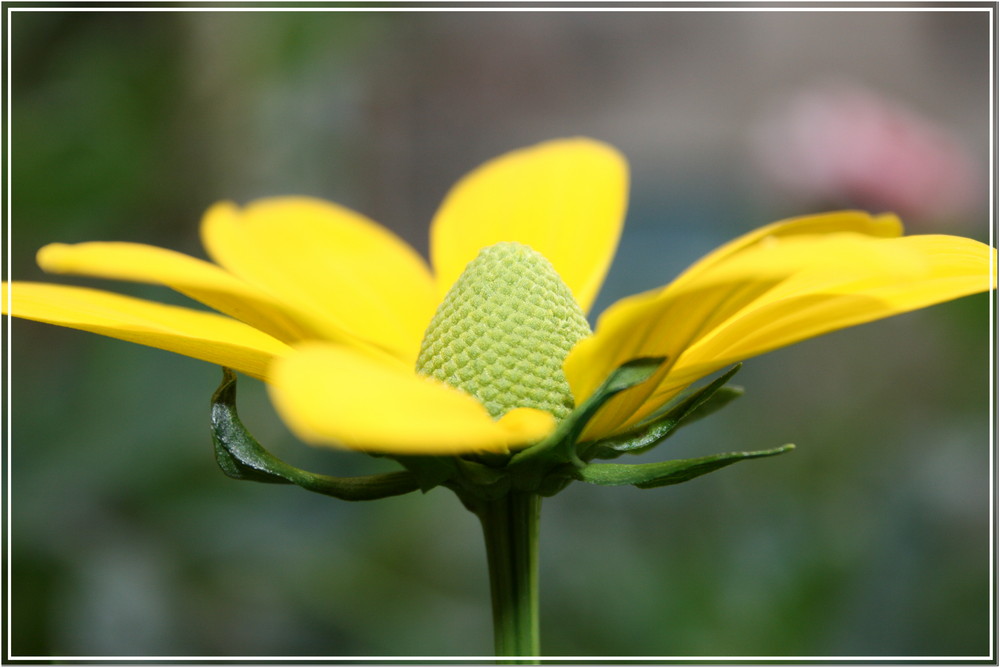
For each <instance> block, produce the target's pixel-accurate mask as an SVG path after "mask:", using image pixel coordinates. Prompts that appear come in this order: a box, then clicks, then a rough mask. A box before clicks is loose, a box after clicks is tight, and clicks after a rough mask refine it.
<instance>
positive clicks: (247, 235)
mask: <svg viewBox="0 0 1000 668" xmlns="http://www.w3.org/2000/svg"><path fill="white" fill-rule="evenodd" d="M201 231H202V240H203V242H204V244H205V248H206V249H207V250H208V253H209V255H210V256H211V257H212V258H213V259H214V260H215V261H216V262H218V263H219V264H220V265H222V266H223V267H225V268H226V269H227V270H229V271H230V272H232V273H233V274H235V275H236V276H238V277H240V278H241V279H243V280H244V281H246V282H247V283H249V284H251V285H253V286H255V287H256V288H258V289H260V290H263V291H264V292H266V293H267V294H268V295H270V296H271V297H273V298H275V299H277V300H279V301H281V302H283V303H286V304H288V305H290V306H291V307H293V308H294V309H295V310H296V311H299V312H309V313H312V314H314V316H315V317H316V318H322V319H324V320H326V321H327V322H328V323H330V326H331V327H332V328H335V329H337V330H340V331H343V332H345V333H347V334H348V335H350V336H352V337H356V338H357V339H360V340H363V341H368V342H370V343H372V344H374V345H376V346H378V347H381V348H383V349H385V350H387V351H389V352H390V353H392V354H393V355H395V356H397V357H398V358H400V359H403V360H406V361H407V362H409V363H410V364H413V363H415V361H416V359H417V353H418V352H419V349H420V340H421V338H422V337H423V333H424V329H425V328H426V327H427V323H428V322H430V319H431V316H432V315H433V314H434V308H435V307H436V306H437V303H436V299H435V295H434V286H433V280H432V278H431V275H430V272H429V270H428V269H427V266H426V263H425V262H424V261H423V259H422V258H421V257H420V256H419V255H418V254H417V253H416V252H415V251H414V250H413V249H412V248H410V247H409V246H407V245H406V244H405V243H404V242H403V241H401V240H400V239H399V238H398V237H396V236H395V235H393V234H392V233H391V232H389V231H388V230H387V229H385V228H383V227H381V226H379V225H377V224H376V223H374V222H372V221H370V220H368V219H367V218H365V217H364V216H361V215H360V214H357V213H355V212H353V211H350V210H348V209H345V208H343V207H341V206H338V205H336V204H332V203H329V202H324V201H321V200H316V199H310V198H305V197H284V198H272V199H264V200H258V201H256V202H252V203H250V204H249V205H247V206H246V207H244V208H242V209H240V208H237V207H236V206H235V205H233V204H230V203H221V204H217V205H215V206H214V207H212V208H211V209H209V211H208V212H207V213H206V214H205V218H204V220H203V221H202V230H201ZM332 338H341V337H332Z"/></svg>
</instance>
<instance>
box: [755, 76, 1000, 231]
mask: <svg viewBox="0 0 1000 668" xmlns="http://www.w3.org/2000/svg"><path fill="white" fill-rule="evenodd" d="M753 148H754V156H755V158H756V160H757V162H758V164H759V166H760V167H761V168H762V169H763V170H764V174H765V177H766V178H768V179H770V180H772V181H773V182H774V183H775V185H777V186H779V187H780V188H782V189H785V190H787V191H789V192H790V193H791V194H793V195H798V196H800V197H804V198H806V199H809V200H818V201H819V203H821V204H823V205H833V206H854V207H859V208H864V209H869V210H876V211H893V212H895V213H898V214H900V215H901V216H904V217H907V218H910V219H927V218H935V219H939V218H951V217H957V216H961V215H962V214H965V213H968V212H969V211H970V210H972V209H974V208H975V206H976V205H977V203H978V201H977V200H978V198H980V197H981V183H982V182H983V181H982V179H981V176H980V173H979V170H978V168H977V166H976V161H975V159H974V158H973V156H972V154H971V153H970V151H969V150H968V148H967V147H966V146H965V145H964V144H963V143H962V142H961V141H960V140H959V138H958V137H957V136H956V135H955V134H954V133H953V132H951V131H950V130H949V129H948V128H946V127H944V126H942V125H939V124H936V123H934V122H932V121H930V120H928V119H926V118H923V117H921V116H919V115H918V114H917V113H916V112H914V111H913V110H911V109H908V108H905V107H904V106H902V105H900V104H898V103H896V102H893V101H890V100H887V99H886V98H883V97H881V96H879V95H877V94H875V93H873V92H870V91H867V90H864V89H862V88H860V87H855V86H846V85H833V86H824V87H819V88H813V89H806V90H804V91H802V92H800V93H798V94H797V95H795V96H794V97H793V98H792V99H791V100H790V103H789V104H787V105H786V106H785V107H784V108H783V109H782V110H781V111H780V112H778V113H777V114H774V115H772V116H771V117H769V118H767V119H766V120H765V121H764V122H763V123H762V124H761V125H760V126H758V127H757V128H756V132H755V133H754V135H753Z"/></svg>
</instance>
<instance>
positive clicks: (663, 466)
mask: <svg viewBox="0 0 1000 668" xmlns="http://www.w3.org/2000/svg"><path fill="white" fill-rule="evenodd" d="M794 448H795V446H794V445H792V444H791V443H789V444H788V445H783V446H781V447H780V448H772V449H771V450H758V451H756V452H726V453H722V454H718V455H709V456H707V457H697V458H695V459H674V460H671V461H668V462H658V463H655V464H590V465H589V466H587V467H586V468H585V469H583V470H581V471H579V475H580V479H581V480H583V481H584V482H589V483H591V484H593V485H612V486H616V485H634V486H636V487H638V488H640V489H649V488H652V487H663V486H664V485H676V484H677V483H681V482H687V481H688V480H691V479H692V478H697V477H698V476H702V475H705V474H706V473H711V472H712V471H715V470H717V469H720V468H722V467H724V466H729V465H730V464H735V463H736V462H741V461H743V460H744V459H757V458H760V457H773V456H774V455H780V454H782V453H784V452H788V451H790V450H792V449H794Z"/></svg>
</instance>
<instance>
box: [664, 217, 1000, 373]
mask: <svg viewBox="0 0 1000 668" xmlns="http://www.w3.org/2000/svg"><path fill="white" fill-rule="evenodd" d="M883 243H884V244H885V245H887V246H893V247H894V249H896V250H899V251H905V252H907V253H908V254H909V255H910V257H913V258H919V260H920V266H919V268H918V269H916V271H915V272H914V273H912V274H909V275H906V274H893V273H891V272H885V273H880V272H878V271H872V272H870V273H868V274H867V275H863V274H862V275H856V276H854V277H849V276H845V277H843V278H842V279H841V280H840V281H837V282H831V281H830V280H829V277H828V276H823V275H822V274H821V273H820V272H818V271H803V272H800V273H798V274H796V275H795V276H793V277H791V278H789V279H788V280H786V281H784V282H783V283H782V284H781V285H780V286H779V287H778V288H776V289H775V290H772V291H771V292H769V293H768V294H767V295H766V296H765V297H764V298H763V299H761V300H760V301H759V302H756V303H754V304H751V305H750V306H749V307H747V308H745V309H743V310H741V311H740V312H738V313H737V314H735V315H733V316H732V317H730V318H729V319H728V320H727V321H726V322H724V323H722V324H721V325H719V326H718V327H716V328H715V329H714V330H713V331H712V332H711V333H710V334H709V335H707V336H705V337H703V338H702V339H701V340H699V342H698V343H697V344H696V345H694V346H692V347H691V348H690V349H689V350H688V351H686V352H685V354H684V355H683V356H682V357H681V358H680V360H679V362H678V364H677V366H676V368H675V370H674V373H673V375H675V376H676V381H677V382H679V383H683V382H684V380H685V378H686V377H690V376H692V375H693V374H696V378H697V377H701V376H704V375H705V374H706V373H711V372H712V371H714V370H716V369H719V368H721V367H723V366H726V365H727V364H730V363H732V362H736V361H739V360H743V359H747V358H750V357H754V356H756V355H761V354H763V353H766V352H769V351H771V350H775V349H777V348H782V347H784V346H788V345H791V344H793V343H797V342H798V341H802V340H804V339H808V338H811V337H814V336H819V335H821V334H825V333H827V332H831V331H835V330H838V329H844V328H845V327H850V326H852V325H859V324H862V323H866V322H871V321H873V320H880V319H882V318H887V317H890V316H893V315H896V314H899V313H906V312H909V311H914V310H917V309H920V308H924V307H926V306H931V305H933V304H939V303H942V302H946V301H950V300H952V299H957V298H959V297H964V296H966V295H972V294H976V293H979V292H985V291H987V290H990V289H991V288H994V287H996V275H995V273H994V272H993V271H991V263H992V265H993V267H994V268H995V263H996V251H995V250H992V249H991V248H990V247H989V246H986V245H985V244H981V243H979V242H977V241H973V240H971V239H964V238H961V237H952V236H944V235H921V236H913V237H904V238H901V239H895V240H892V241H890V242H883ZM991 276H992V278H991ZM705 368H709V370H708V371H702V369H705Z"/></svg>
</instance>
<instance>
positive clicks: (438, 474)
mask: <svg viewBox="0 0 1000 668" xmlns="http://www.w3.org/2000/svg"><path fill="white" fill-rule="evenodd" d="M392 458H393V459H395V460H396V461H397V462H399V463H400V464H402V466H403V468H405V469H406V470H407V471H409V472H410V473H411V474H412V475H413V477H414V478H415V479H416V481H417V485H418V486H419V487H420V491H421V492H429V491H430V490H432V489H434V488H435V487H437V486H438V485H440V484H442V483H444V482H446V481H448V480H451V479H452V478H454V477H455V476H456V475H457V474H458V465H457V463H456V459H455V458H454V457H430V456H422V455H392Z"/></svg>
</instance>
